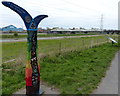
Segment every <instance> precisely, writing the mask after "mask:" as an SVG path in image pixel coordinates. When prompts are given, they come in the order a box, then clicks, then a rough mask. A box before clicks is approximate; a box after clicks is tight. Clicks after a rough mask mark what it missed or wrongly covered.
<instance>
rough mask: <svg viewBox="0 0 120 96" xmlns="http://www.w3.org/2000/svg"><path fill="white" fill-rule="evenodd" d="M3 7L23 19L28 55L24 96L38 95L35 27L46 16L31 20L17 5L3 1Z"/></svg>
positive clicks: (38, 76) (38, 67)
mask: <svg viewBox="0 0 120 96" xmlns="http://www.w3.org/2000/svg"><path fill="white" fill-rule="evenodd" d="M2 4H3V5H5V6H6V7H9V8H10V9H11V10H13V11H15V12H16V13H18V14H19V15H20V17H21V18H22V19H23V21H24V23H25V26H26V28H27V33H28V37H27V41H28V51H27V52H28V53H27V64H26V73H25V75H26V95H32V94H39V84H40V66H39V64H38V62H37V53H36V52H37V27H38V24H39V23H40V21H41V20H42V19H44V18H46V17H48V16H47V15H38V16H37V17H35V18H32V17H31V15H30V14H29V13H28V12H27V11H26V10H25V9H23V8H21V7H19V6H18V5H16V4H14V3H12V2H8V1H3V2H2Z"/></svg>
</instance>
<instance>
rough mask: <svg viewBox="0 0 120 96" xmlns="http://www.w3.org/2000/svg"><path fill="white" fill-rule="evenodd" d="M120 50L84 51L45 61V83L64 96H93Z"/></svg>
mask: <svg viewBox="0 0 120 96" xmlns="http://www.w3.org/2000/svg"><path fill="white" fill-rule="evenodd" d="M117 50H118V47H115V46H112V45H111V44H104V45H101V46H99V47H96V48H91V49H87V50H84V51H74V52H68V53H64V54H62V55H60V56H59V55H57V56H56V57H48V58H44V59H43V60H42V61H41V63H40V64H41V79H42V80H44V81H46V82H48V84H50V85H55V86H56V87H57V88H59V89H60V92H61V94H90V93H91V92H92V91H93V90H94V89H96V87H97V86H98V84H99V82H100V80H101V79H102V77H104V76H105V72H106V70H107V69H108V67H109V66H110V62H111V60H112V58H113V56H114V54H115V53H116V51H117Z"/></svg>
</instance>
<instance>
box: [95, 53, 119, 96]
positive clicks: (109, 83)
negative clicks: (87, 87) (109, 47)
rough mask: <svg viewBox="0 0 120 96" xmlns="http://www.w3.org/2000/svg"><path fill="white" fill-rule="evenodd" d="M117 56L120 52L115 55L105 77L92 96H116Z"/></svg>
mask: <svg viewBox="0 0 120 96" xmlns="http://www.w3.org/2000/svg"><path fill="white" fill-rule="evenodd" d="M118 54H120V51H118V53H117V54H116V55H115V58H114V59H113V61H112V63H111V67H110V69H109V70H108V71H107V73H106V77H105V78H103V80H102V82H101V83H100V85H99V86H98V89H96V90H95V91H94V92H93V94H118Z"/></svg>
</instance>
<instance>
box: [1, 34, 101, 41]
mask: <svg viewBox="0 0 120 96" xmlns="http://www.w3.org/2000/svg"><path fill="white" fill-rule="evenodd" d="M96 36H102V35H82V36H59V37H38V38H37V40H50V39H63V38H79V37H96ZM0 42H27V38H19V39H2V40H1V39H0Z"/></svg>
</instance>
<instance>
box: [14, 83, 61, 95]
mask: <svg viewBox="0 0 120 96" xmlns="http://www.w3.org/2000/svg"><path fill="white" fill-rule="evenodd" d="M40 90H42V91H44V95H46V94H56V95H55V96H57V95H59V94H60V92H59V89H57V88H55V87H54V86H48V84H47V83H45V82H43V81H40ZM18 94H22V96H25V94H26V89H25V88H23V89H20V90H18V91H17V92H15V93H13V96H16V95H18ZM44 95H42V96H44Z"/></svg>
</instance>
